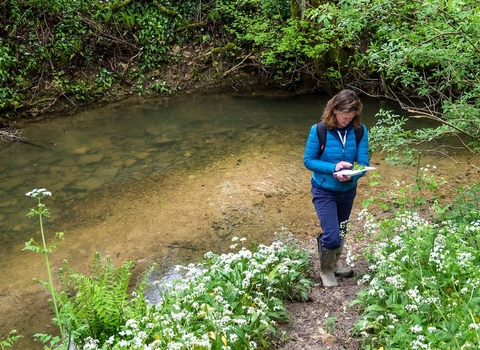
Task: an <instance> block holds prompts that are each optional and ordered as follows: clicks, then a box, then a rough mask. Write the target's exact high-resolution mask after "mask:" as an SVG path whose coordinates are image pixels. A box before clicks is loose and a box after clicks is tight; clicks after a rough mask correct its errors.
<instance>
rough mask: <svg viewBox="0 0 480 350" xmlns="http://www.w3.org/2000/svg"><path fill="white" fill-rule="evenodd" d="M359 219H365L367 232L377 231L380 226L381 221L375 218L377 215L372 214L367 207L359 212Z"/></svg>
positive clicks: (364, 223) (364, 226)
mask: <svg viewBox="0 0 480 350" xmlns="http://www.w3.org/2000/svg"><path fill="white" fill-rule="evenodd" d="M358 220H359V221H363V230H364V231H365V232H367V233H371V234H372V233H376V232H377V230H378V228H379V227H380V224H379V222H377V220H375V216H374V215H373V214H371V213H370V212H369V211H368V210H367V209H366V208H365V209H362V210H361V211H360V213H359V214H358Z"/></svg>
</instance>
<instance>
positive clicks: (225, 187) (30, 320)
mask: <svg viewBox="0 0 480 350" xmlns="http://www.w3.org/2000/svg"><path fill="white" fill-rule="evenodd" d="M326 101H327V97H326V96H320V95H308V96H275V97H268V96H245V95H232V94H220V95H219V94H212V95H200V94H198V95H181V96H176V97H174V98H171V99H153V100H144V101H139V100H127V101H121V102H118V103H112V104H109V105H107V106H98V107H96V108H93V109H87V110H83V111H80V112H79V113H77V114H75V115H69V116H67V115H64V116H62V115H55V116H52V117H51V118H46V119H44V120H42V121H39V122H35V123H32V124H30V125H28V126H27V127H25V128H23V129H22V130H21V131H22V133H23V134H22V135H23V136H24V137H26V138H27V139H28V140H30V141H31V142H32V143H34V144H35V145H36V146H34V145H30V144H24V143H13V142H2V143H0V169H1V170H0V194H1V196H0V239H1V242H2V244H1V246H0V257H1V259H0V273H1V275H2V278H1V285H0V314H1V315H2V317H1V319H0V337H2V338H3V337H5V336H6V335H7V334H8V332H9V331H10V330H12V329H17V330H18V332H19V333H20V334H22V335H24V338H23V339H22V340H21V341H20V342H19V343H18V344H21V347H19V348H25V349H27V348H28V349H30V348H41V345H40V344H39V343H38V342H35V341H33V337H32V334H34V333H36V332H53V333H55V327H54V326H52V325H51V318H52V314H51V310H50V308H49V306H48V302H47V301H48V294H47V293H46V292H45V290H44V289H43V288H42V287H41V286H39V285H38V283H35V282H34V281H33V278H37V277H38V278H40V279H46V272H45V263H44V260H43V257H42V256H40V255H35V254H34V253H31V252H25V251H22V248H23V246H24V242H26V241H28V240H29V239H30V237H35V239H37V240H40V236H39V228H38V218H33V219H29V218H27V217H26V216H25V215H26V213H27V212H28V211H29V209H30V208H31V207H34V206H36V201H35V200H34V199H32V198H29V197H26V196H25V194H26V193H27V192H29V191H31V190H32V189H34V188H46V189H47V190H49V191H51V192H52V197H51V198H46V199H45V200H44V203H45V204H46V206H47V208H48V209H49V210H50V213H51V217H50V218H49V219H47V220H46V222H45V231H46V233H47V237H52V235H53V233H54V232H56V231H64V232H65V237H66V238H65V242H64V244H63V245H62V246H60V247H59V248H57V249H56V250H55V251H54V252H53V253H52V265H53V267H54V272H55V271H56V270H57V269H58V268H59V267H60V266H61V265H62V260H63V259H66V260H68V262H69V263H70V264H71V265H72V266H74V267H76V268H77V269H78V270H79V271H82V272H88V268H89V265H90V263H91V261H92V257H93V252H95V251H99V252H100V253H101V254H102V255H109V256H112V257H114V258H115V259H116V262H120V263H121V262H122V261H125V260H126V259H132V260H134V261H135V263H136V266H137V267H136V269H137V273H138V274H139V273H141V271H142V269H143V268H145V267H147V266H149V265H150V264H151V263H153V262H155V263H157V264H159V266H160V268H159V269H158V271H157V273H156V274H157V276H160V275H162V274H163V273H165V272H166V271H168V269H169V268H170V267H171V266H172V265H174V264H176V263H188V262H193V261H195V260H196V259H199V258H200V257H201V256H203V254H204V253H205V252H206V251H208V250H212V251H215V252H221V251H223V250H225V247H226V246H228V245H229V243H227V242H228V241H230V239H231V238H232V236H235V235H239V236H240V235H247V234H248V235H249V236H250V237H251V238H252V239H254V240H256V241H260V242H262V241H264V242H266V243H268V242H269V241H271V239H272V238H271V237H270V236H269V235H268V234H267V233H268V232H271V231H273V230H278V229H280V228H281V227H283V226H284V225H290V226H291V227H295V225H296V220H297V221H298V219H299V217H302V218H303V216H304V215H308V220H312V221H309V222H308V223H306V226H308V225H310V226H311V222H313V221H314V220H315V218H314V216H312V215H313V210H311V208H310V207H309V206H310V202H309V198H308V195H309V192H308V191H309V187H308V178H309V176H310V174H309V173H308V171H305V169H304V168H303V164H302V156H303V147H304V145H305V140H306V136H307V135H308V130H309V128H310V126H311V125H313V124H314V123H316V122H317V121H318V119H319V116H320V113H321V110H322V109H323V106H324V104H325V102H326ZM363 102H364V113H363V116H364V117H363V122H364V123H365V124H366V125H367V126H372V125H373V124H374V123H375V120H374V118H373V116H374V115H375V113H376V112H377V111H378V110H379V109H380V108H384V109H393V107H394V106H393V105H390V104H389V103H388V102H386V101H381V100H376V99H369V98H364V99H363ZM274 201H276V202H274ZM289 201H290V202H289ZM300 202H301V203H303V202H305V203H306V204H305V207H307V208H309V209H308V210H307V211H308V214H306V213H305V212H306V210H304V209H303V204H302V206H301V207H299V206H297V204H296V203H300ZM269 203H275V204H269ZM299 225H300V224H299ZM298 227H300V226H298ZM247 229H248V231H247ZM299 230H300V229H299ZM7 316H8V317H7Z"/></svg>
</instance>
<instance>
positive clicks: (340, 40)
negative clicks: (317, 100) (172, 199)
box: [0, 0, 480, 150]
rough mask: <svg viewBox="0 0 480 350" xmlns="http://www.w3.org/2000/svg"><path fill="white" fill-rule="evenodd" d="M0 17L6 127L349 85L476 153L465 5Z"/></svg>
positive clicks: (172, 1) (312, 3)
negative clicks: (160, 98)
mask: <svg viewBox="0 0 480 350" xmlns="http://www.w3.org/2000/svg"><path fill="white" fill-rule="evenodd" d="M0 11H1V12H2V14H3V16H2V18H1V19H0V44H1V45H0V112H1V118H2V120H3V122H4V123H7V124H8V123H9V121H10V122H11V121H12V120H13V119H16V118H18V117H20V116H23V117H31V116H35V115H39V114H42V113H45V112H49V111H53V110H58V109H60V108H61V109H64V108H68V109H71V108H75V107H77V106H79V105H82V104H84V103H91V102H94V101H108V100H111V99H116V98H121V97H124V96H128V95H131V94H138V95H141V96H146V95H156V94H171V93H173V92H175V91H177V90H178V89H196V88H206V87H208V86H228V87H230V88H234V89H241V88H245V87H246V86H249V87H250V86H251V84H258V83H263V84H268V86H276V87H282V88H284V89H288V90H291V91H292V92H296V93H305V92H314V91H323V92H327V93H332V92H335V91H338V89H340V88H344V87H350V88H354V89H356V90H358V91H360V92H365V93H367V94H370V95H374V96H386V97H388V98H393V99H396V100H397V101H398V102H399V105H400V107H402V108H405V109H408V110H409V111H410V112H411V113H412V114H413V115H415V116H419V117H422V118H430V119H434V120H436V121H438V122H439V123H440V125H441V128H440V129H432V131H430V132H429V133H425V134H424V135H423V139H424V140H431V139H434V138H435V137H437V136H439V135H444V134H445V133H460V134H462V135H463V136H465V137H466V138H467V139H468V140H467V143H468V142H470V143H469V144H468V146H469V147H470V148H471V149H472V150H476V149H478V142H479V134H478V133H479V131H478V130H479V129H480V128H479V125H478V118H476V116H478V110H479V108H480V102H479V96H480V84H479V77H478V70H477V67H478V66H479V64H480V54H479V53H480V39H479V38H480V32H479V31H480V11H479V7H478V3H477V2H476V1H474V0H467V1H449V2H445V1H439V0H428V1H414V0H408V1H402V2H398V1H393V2H392V1H389V0H380V1H378V0H375V1H373V0H341V1H338V2H337V1H318V0H306V1H301V2H300V1H290V0H266V1H258V0H241V1H238V0H219V1H212V0H201V1H197V0H191V1H190V0H186V1H184V0H182V1H179V0H169V1H166V0H151V1H148V0H112V1H93V0H79V1H65V0H52V1H43V0H5V1H2V2H1V3H0ZM253 76H255V78H252V77H253ZM263 86H265V85H263ZM411 97H414V98H420V99H421V100H420V101H419V102H415V103H414V102H412V100H410V99H409V98H411Z"/></svg>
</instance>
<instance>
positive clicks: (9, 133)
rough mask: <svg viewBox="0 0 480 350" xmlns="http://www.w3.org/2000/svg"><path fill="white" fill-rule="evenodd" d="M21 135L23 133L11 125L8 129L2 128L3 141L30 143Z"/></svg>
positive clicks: (0, 131)
mask: <svg viewBox="0 0 480 350" xmlns="http://www.w3.org/2000/svg"><path fill="white" fill-rule="evenodd" d="M21 135H22V133H21V132H20V131H18V130H17V129H15V128H14V127H11V126H10V127H8V128H6V129H3V130H0V139H2V141H8V140H10V141H15V142H25V143H28V141H27V139H26V138H25V137H23V136H21Z"/></svg>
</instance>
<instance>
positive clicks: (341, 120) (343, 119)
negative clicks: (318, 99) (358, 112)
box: [333, 111, 355, 129]
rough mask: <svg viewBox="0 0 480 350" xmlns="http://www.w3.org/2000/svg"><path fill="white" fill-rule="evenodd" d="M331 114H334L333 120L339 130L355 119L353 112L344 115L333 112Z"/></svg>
mask: <svg viewBox="0 0 480 350" xmlns="http://www.w3.org/2000/svg"><path fill="white" fill-rule="evenodd" d="M333 114H335V118H337V126H338V127H339V128H340V129H343V128H345V127H347V126H348V124H350V123H351V122H352V120H353V118H355V111H352V112H346V113H342V112H334V113H333Z"/></svg>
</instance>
